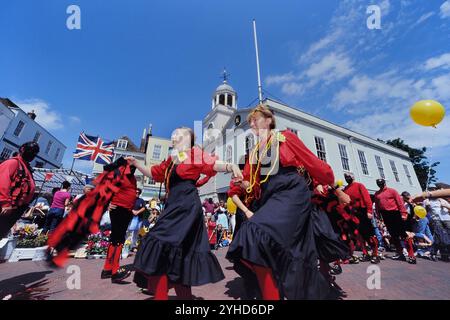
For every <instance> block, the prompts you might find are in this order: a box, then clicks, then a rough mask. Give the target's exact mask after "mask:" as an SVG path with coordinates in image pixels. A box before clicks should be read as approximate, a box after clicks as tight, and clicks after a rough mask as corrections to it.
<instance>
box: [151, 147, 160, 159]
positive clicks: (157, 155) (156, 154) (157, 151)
mask: <svg viewBox="0 0 450 320" xmlns="http://www.w3.org/2000/svg"><path fill="white" fill-rule="evenodd" d="M160 157H161V145H159V144H155V146H154V147H153V159H159V158H160Z"/></svg>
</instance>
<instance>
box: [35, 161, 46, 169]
mask: <svg viewBox="0 0 450 320" xmlns="http://www.w3.org/2000/svg"><path fill="white" fill-rule="evenodd" d="M35 167H36V168H43V167H44V163H43V162H41V161H36V165H35Z"/></svg>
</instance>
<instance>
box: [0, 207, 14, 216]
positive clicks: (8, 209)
mask: <svg viewBox="0 0 450 320" xmlns="http://www.w3.org/2000/svg"><path fill="white" fill-rule="evenodd" d="M13 210H14V208H13V207H4V208H2V211H1V212H0V214H1V215H8V214H10V213H11V211H13Z"/></svg>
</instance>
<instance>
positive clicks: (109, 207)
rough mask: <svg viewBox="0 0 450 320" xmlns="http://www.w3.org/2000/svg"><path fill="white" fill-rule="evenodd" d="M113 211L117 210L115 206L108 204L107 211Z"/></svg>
mask: <svg viewBox="0 0 450 320" xmlns="http://www.w3.org/2000/svg"><path fill="white" fill-rule="evenodd" d="M115 209H117V206H116V205H115V204H112V203H110V204H109V206H108V211H111V210H115Z"/></svg>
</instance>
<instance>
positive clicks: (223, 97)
mask: <svg viewBox="0 0 450 320" xmlns="http://www.w3.org/2000/svg"><path fill="white" fill-rule="evenodd" d="M219 104H221V105H225V95H224V94H221V95H220V96H219Z"/></svg>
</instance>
